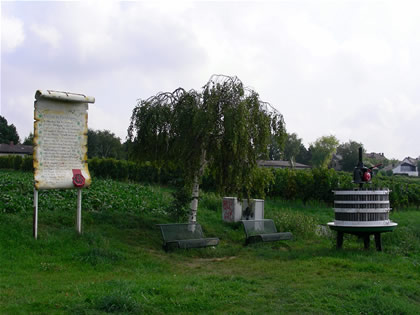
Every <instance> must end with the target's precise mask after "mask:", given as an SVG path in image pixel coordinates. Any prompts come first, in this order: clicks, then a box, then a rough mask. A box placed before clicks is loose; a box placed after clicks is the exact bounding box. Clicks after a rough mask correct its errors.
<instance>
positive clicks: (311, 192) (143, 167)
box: [0, 156, 420, 209]
mask: <svg viewBox="0 0 420 315" xmlns="http://www.w3.org/2000/svg"><path fill="white" fill-rule="evenodd" d="M0 168H8V169H15V170H23V171H32V170H33V166H32V157H25V158H22V157H20V156H3V157H0ZM89 170H90V172H91V173H92V176H94V177H100V178H112V179H114V180H130V181H135V182H143V183H158V184H163V185H178V184H179V183H180V182H181V181H182V177H181V174H180V173H179V172H178V171H177V170H170V169H167V168H158V167H156V166H154V165H152V164H151V163H143V164H139V163H136V162H132V161H126V160H116V159H99V158H93V159H91V160H89ZM264 171H265V172H267V171H268V170H264ZM272 173H273V174H272V175H273V176H272V181H271V184H270V185H269V186H268V187H267V189H266V195H268V196H270V197H279V198H282V199H285V200H302V201H303V202H307V201H310V200H317V201H323V202H326V203H328V204H331V205H332V203H333V200H334V194H333V190H337V189H353V188H354V187H355V185H354V184H353V183H352V175H351V174H350V173H346V172H336V171H335V170H333V169H311V170H293V169H273V170H272ZM269 175H271V174H269ZM270 177H271V176H270ZM201 187H202V188H203V189H205V190H215V185H214V181H213V180H212V178H211V176H210V175H209V174H207V175H205V176H204V178H203V183H202V185H201ZM369 187H370V188H384V187H386V188H389V189H390V190H391V193H390V200H391V204H392V207H393V208H397V209H398V208H404V207H417V208H419V207H420V180H407V179H406V178H401V177H396V176H392V177H388V176H375V177H374V178H373V180H372V184H370V185H369ZM254 197H255V196H254Z"/></svg>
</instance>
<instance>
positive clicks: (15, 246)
mask: <svg viewBox="0 0 420 315" xmlns="http://www.w3.org/2000/svg"><path fill="white" fill-rule="evenodd" d="M31 198H32V188H31V174H24V173H15V172H7V171H0V313H2V314H20V313H21V314H27V313H34V314H43V313H49V314H50V313H58V314H60V313H72V314H101V313H104V312H121V313H130V312H132V313H139V312H142V311H143V312H146V313H194V314H197V313H220V312H229V313H260V314H261V313H296V314H303V313H311V314H312V313H344V314H345V313H348V314H357V313H366V314H387V313H389V314H395V313H399V314H402V313H407V314H416V313H419V312H420V212H416V211H401V212H397V213H393V215H392V217H393V220H395V221H396V222H398V223H399V224H400V226H399V227H398V228H397V230H396V231H394V232H393V233H385V234H384V235H383V247H384V252H382V253H377V252H376V251H374V250H373V249H371V250H369V251H364V250H362V248H363V244H362V242H360V241H358V240H357V238H355V237H347V238H346V239H345V242H344V250H342V251H336V250H335V249H334V235H333V234H331V235H330V234H327V235H324V234H323V235H318V234H317V233H316V231H317V229H318V224H325V223H326V222H328V221H331V220H332V217H333V211H332V209H328V208H326V207H323V206H322V205H303V204H300V203H290V202H282V201H276V200H271V201H267V202H266V207H265V216H266V217H267V218H273V219H275V221H276V224H277V226H278V227H279V228H280V229H282V230H288V231H292V232H293V233H294V235H295V240H294V241H285V242H277V243H267V244H255V245H252V246H249V247H244V246H243V241H244V239H243V231H242V228H241V226H240V225H229V224H226V223H223V222H222V221H221V213H220V204H221V202H220V200H219V198H218V197H217V196H215V195H213V194H210V193H209V194H205V195H204V198H203V200H202V202H201V204H200V209H199V213H198V215H199V221H200V222H201V223H202V225H203V228H204V230H205V233H206V235H208V236H218V237H219V238H220V239H221V242H220V245H219V246H218V247H217V248H208V249H201V250H179V251H174V252H171V253H165V252H163V251H162V250H161V238H160V234H159V231H158V230H157V228H156V227H155V224H156V223H164V222H168V221H169V219H168V218H167V215H166V212H165V209H166V206H167V205H168V204H169V197H168V193H167V190H165V189H161V188H156V187H147V186H146V187H144V186H141V185H136V184H129V183H118V182H113V181H105V180H95V181H94V184H93V186H92V187H91V188H89V189H88V190H85V191H84V194H83V198H84V200H83V209H84V210H83V230H84V232H83V234H82V235H81V236H79V235H77V234H76V233H75V229H74V221H75V201H76V193H75V192H74V191H48V192H42V193H41V194H40V216H39V220H40V223H39V239H38V240H37V241H35V240H33V239H32V236H31V233H32V201H31ZM11 212H16V213H11Z"/></svg>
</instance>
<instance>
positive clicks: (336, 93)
mask: <svg viewBox="0 0 420 315" xmlns="http://www.w3.org/2000/svg"><path fill="white" fill-rule="evenodd" d="M212 74H225V75H231V76H238V77H239V79H240V80H241V81H242V82H243V83H244V84H245V85H246V86H249V87H251V88H253V89H255V90H256V91H257V92H258V93H259V94H260V97H261V99H262V100H264V101H267V102H269V103H271V105H273V106H274V107H275V108H277V109H278V110H279V111H280V112H281V113H282V114H283V115H284V118H285V121H286V126H287V131H288V132H289V133H292V132H295V133H297V134H298V136H299V137H300V138H302V139H303V142H304V144H305V145H306V146H308V144H309V143H311V142H314V141H315V140H316V139H317V138H319V137H321V136H325V135H330V134H332V135H335V136H336V137H337V138H338V139H339V140H340V142H347V141H349V140H350V139H351V140H354V141H358V142H362V143H363V144H364V145H365V149H366V150H367V151H368V152H383V153H385V156H387V157H388V158H398V159H403V158H404V157H406V156H411V157H418V156H419V155H420V80H419V79H420V2H419V1H412V2H409V1H406V2H404V1H366V0H365V1H315V0H313V1H279V2H260V1H258V2H257V1H255V2H237V1H229V2H225V1H217V2H197V1H195V2H179V1H171V2H155V3H154V2H151V1H146V2H116V1H113V2H110V1H100V2H94V1H89V2H36V1H32V2H4V1H2V2H1V107H0V115H2V116H4V117H6V119H7V120H8V122H9V123H13V124H14V125H15V126H16V127H17V130H18V133H19V136H20V137H21V140H23V139H24V138H25V137H26V136H27V135H28V134H29V132H31V131H32V130H33V101H34V95H35V91H36V90H37V89H43V90H47V89H51V90H59V91H69V92H75V93H82V94H86V95H90V96H94V97H95V99H96V102H95V104H92V105H90V107H89V128H93V129H100V130H103V129H108V130H111V131H112V132H114V133H115V134H116V135H117V136H119V137H120V138H121V139H122V140H124V139H125V137H126V135H127V127H128V125H129V119H130V116H131V112H132V110H133V108H134V106H135V105H136V101H137V99H145V98H148V97H149V96H152V95H155V94H156V93H158V92H161V91H173V90H175V89H176V88H178V87H183V88H185V89H191V88H194V89H200V88H201V87H202V86H203V85H204V84H205V83H206V82H207V81H208V79H209V78H210V76H211V75H212Z"/></svg>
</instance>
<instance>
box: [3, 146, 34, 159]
mask: <svg viewBox="0 0 420 315" xmlns="http://www.w3.org/2000/svg"><path fill="white" fill-rule="evenodd" d="M33 151H34V148H33V146H31V145H23V144H13V143H10V144H3V143H2V144H0V156H4V155H20V156H22V157H24V156H26V155H32V154H33Z"/></svg>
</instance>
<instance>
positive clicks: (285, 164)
mask: <svg viewBox="0 0 420 315" xmlns="http://www.w3.org/2000/svg"><path fill="white" fill-rule="evenodd" d="M257 164H258V166H259V167H268V168H294V169H298V170H299V169H309V168H311V167H310V166H309V165H305V164H300V163H296V162H292V161H271V160H259V161H257Z"/></svg>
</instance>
